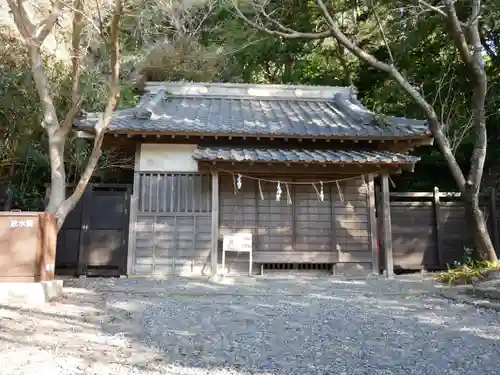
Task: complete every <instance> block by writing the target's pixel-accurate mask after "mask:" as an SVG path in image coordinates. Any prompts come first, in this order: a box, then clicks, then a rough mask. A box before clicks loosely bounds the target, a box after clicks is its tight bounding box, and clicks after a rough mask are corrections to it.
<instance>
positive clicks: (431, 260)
mask: <svg viewBox="0 0 500 375" xmlns="http://www.w3.org/2000/svg"><path fill="white" fill-rule="evenodd" d="M411 203H413V204H411ZM391 218H392V220H391V225H392V244H393V245H392V246H393V257H394V267H396V268H403V269H420V268H432V267H434V266H436V263H437V258H436V256H435V255H436V254H437V246H436V232H435V227H436V226H435V223H434V209H433V205H432V202H391Z"/></svg>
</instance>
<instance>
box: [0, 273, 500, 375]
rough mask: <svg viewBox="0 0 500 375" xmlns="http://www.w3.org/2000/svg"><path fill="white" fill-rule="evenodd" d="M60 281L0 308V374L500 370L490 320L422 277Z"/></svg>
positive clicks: (496, 325)
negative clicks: (54, 292) (45, 294)
mask: <svg viewBox="0 0 500 375" xmlns="http://www.w3.org/2000/svg"><path fill="white" fill-rule="evenodd" d="M231 282H234V284H231ZM65 284H66V286H67V287H66V295H65V297H64V298H62V299H61V300H60V301H57V302H54V303H52V304H50V305H48V306H46V307H44V308H41V309H37V308H31V309H26V308H20V307H19V306H0V363H1V364H3V365H2V366H1V367H0V373H1V374H6V375H7V374H8V375H15V374H30V375H31V374H34V373H40V374H51V375H56V374H72V375H73V374H89V375H90V374H95V375H97V374H99V375H108V374H109V375H111V374H112V375H118V374H124V375H134V374H138V375H160V374H162V375H174V374H175V375H208V374H210V375H243V374H245V375H246V374H259V375H271V374H272V375H275V374H297V375H298V374H300V375H309V374H329V375H330V374H349V375H356V374H370V375H375V374H425V375H431V374H440V375H441V374H471V375H472V374H474V375H475V374H482V375H483V374H484V375H486V374H498V373H499V372H498V371H499V370H498V368H499V366H500V358H499V354H500V314H499V313H496V312H494V311H489V310H476V309H475V308H473V307H471V306H466V305H460V304H454V303H451V302H449V301H447V300H444V299H441V298H439V297H437V296H436V295H435V288H434V287H433V285H432V282H431V281H430V280H422V278H421V277H398V278H396V279H395V280H390V281H388V280H384V279H346V278H339V277H335V278H332V277H325V276H323V277H314V278H313V277H306V276H300V277H271V278H265V279H264V278H255V279H248V278H241V279H237V280H234V279H225V281H224V282H214V281H213V282H209V281H204V280H193V279H176V280H164V281H153V280H143V279H84V280H69V281H67V282H66V283H65Z"/></svg>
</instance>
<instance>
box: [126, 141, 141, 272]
mask: <svg viewBox="0 0 500 375" xmlns="http://www.w3.org/2000/svg"><path fill="white" fill-rule="evenodd" d="M140 161H141V144H140V143H138V144H137V145H136V149H135V163H134V186H133V187H132V196H131V197H130V211H129V215H130V218H129V232H128V251H127V276H129V275H131V274H133V273H134V268H135V248H136V245H137V243H136V238H137V237H136V236H137V233H136V231H137V212H138V210H139V190H140V184H141V178H140V175H139V170H140Z"/></svg>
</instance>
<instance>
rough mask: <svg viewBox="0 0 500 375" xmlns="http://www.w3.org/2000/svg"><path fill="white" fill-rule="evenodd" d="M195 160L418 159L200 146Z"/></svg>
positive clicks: (408, 161) (364, 161)
mask: <svg viewBox="0 0 500 375" xmlns="http://www.w3.org/2000/svg"><path fill="white" fill-rule="evenodd" d="M193 157H194V159H196V160H205V161H235V162H246V161H254V162H273V161H274V162H290V163H362V164H415V163H416V162H418V161H419V160H420V158H419V157H417V156H412V155H407V154H400V153H395V152H389V151H377V150H373V151H372V150H305V149H303V150H296V149H268V148H265V149H264V148H262V149H259V148H228V147H198V148H197V149H196V150H195V152H194V156H193Z"/></svg>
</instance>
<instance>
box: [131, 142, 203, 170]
mask: <svg viewBox="0 0 500 375" xmlns="http://www.w3.org/2000/svg"><path fill="white" fill-rule="evenodd" d="M196 147H197V145H195V144H172V143H143V144H141V152H140V158H139V170H140V171H141V172H147V171H156V172H198V163H197V162H196V160H194V159H193V153H194V150H195V149H196Z"/></svg>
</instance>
